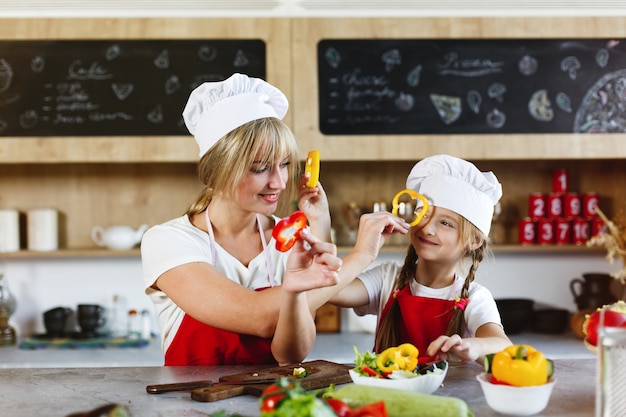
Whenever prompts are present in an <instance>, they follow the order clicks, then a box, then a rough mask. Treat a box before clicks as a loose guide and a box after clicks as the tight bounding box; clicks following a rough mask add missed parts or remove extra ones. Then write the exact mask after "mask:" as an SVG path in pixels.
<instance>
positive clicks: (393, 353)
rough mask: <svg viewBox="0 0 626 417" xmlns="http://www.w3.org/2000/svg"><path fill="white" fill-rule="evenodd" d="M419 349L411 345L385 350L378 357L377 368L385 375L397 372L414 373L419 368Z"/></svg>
mask: <svg viewBox="0 0 626 417" xmlns="http://www.w3.org/2000/svg"><path fill="white" fill-rule="evenodd" d="M418 353H419V351H418V349H417V348H416V347H415V346H413V345H412V344H410V343H404V344H402V345H400V346H398V347H390V348H388V349H385V350H383V351H382V352H381V353H380V354H379V355H378V356H377V357H376V366H377V367H378V369H379V370H380V371H381V372H383V373H391V372H393V371H395V370H402V371H407V372H413V371H414V370H415V368H416V367H417V355H418Z"/></svg>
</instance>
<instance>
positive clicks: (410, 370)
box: [353, 343, 445, 379]
mask: <svg viewBox="0 0 626 417" xmlns="http://www.w3.org/2000/svg"><path fill="white" fill-rule="evenodd" d="M353 348H354V353H355V355H356V360H355V361H354V371H355V372H356V373H358V374H359V375H362V376H370V377H375V378H387V379H402V378H415V377H418V376H420V375H426V374H428V373H441V372H443V369H444V367H445V361H439V362H437V363H434V362H432V363H424V364H420V365H418V364H419V363H420V362H422V361H423V360H424V359H434V358H418V357H417V355H418V353H419V351H418V349H417V348H416V347H415V346H413V345H411V344H409V343H405V344H403V345H400V346H398V347H393V348H389V349H387V350H385V351H383V352H382V353H381V354H376V353H372V352H370V351H366V352H365V353H363V354H362V353H361V352H359V350H358V349H357V348H356V346H353ZM387 351H388V352H387ZM393 361H395V362H394V363H392V362H393ZM396 365H397V367H396Z"/></svg>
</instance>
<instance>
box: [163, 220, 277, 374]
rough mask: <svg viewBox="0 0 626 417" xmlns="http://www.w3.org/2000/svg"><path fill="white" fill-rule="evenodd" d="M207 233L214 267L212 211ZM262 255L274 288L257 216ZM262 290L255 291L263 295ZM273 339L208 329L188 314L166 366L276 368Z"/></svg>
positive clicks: (271, 267) (182, 323)
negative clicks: (253, 366)
mask: <svg viewBox="0 0 626 417" xmlns="http://www.w3.org/2000/svg"><path fill="white" fill-rule="evenodd" d="M204 216H205V219H206V225H207V232H208V234H209V239H210V241H211V256H212V259H213V261H212V263H213V264H215V258H216V251H215V236H214V235H213V228H212V226H211V221H210V219H209V209H208V208H207V209H206V210H205V211H204ZM257 225H258V230H259V234H260V235H261V243H262V245H263V253H264V255H265V262H266V264H267V271H268V278H269V283H270V286H271V287H273V286H275V285H276V284H275V282H274V268H273V266H272V262H271V259H270V257H269V255H268V253H267V242H266V241H265V235H264V234H263V227H262V225H261V219H260V217H259V216H258V215H257ZM266 288H268V287H265V288H259V289H257V290H256V291H262V290H264V289H266ZM271 343H272V339H263V338H261V337H257V336H252V335H246V334H240V333H234V332H231V331H228V330H223V329H219V328H217V327H213V326H209V325H208V324H204V323H201V322H199V321H198V320H196V319H194V318H193V317H191V316H190V315H188V314H185V316H184V317H183V321H182V322H181V323H180V327H179V328H178V331H177V332H176V336H174V340H172V343H171V344H170V346H169V347H168V348H167V352H165V366H197V365H259V364H263V365H265V364H277V362H276V359H274V356H272V352H271Z"/></svg>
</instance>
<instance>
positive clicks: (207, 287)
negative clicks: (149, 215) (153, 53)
mask: <svg viewBox="0 0 626 417" xmlns="http://www.w3.org/2000/svg"><path fill="white" fill-rule="evenodd" d="M287 107H288V103H287V99H286V97H285V96H284V95H283V94H282V92H280V91H279V90H278V89H277V88H275V87H273V86H271V85H270V84H268V83H266V82H265V81H263V80H260V79H256V78H249V77H247V76H245V75H242V74H234V75H233V76H231V77H230V78H228V79H227V80H225V81H222V82H212V83H205V84H202V85H201V86H199V87H198V88H196V89H195V90H194V91H193V92H192V93H191V96H190V98H189V101H188V103H187V105H186V107H185V110H184V112H183V117H184V120H185V123H186V125H187V127H188V129H189V131H190V132H191V133H192V134H193V135H194V137H195V139H196V142H197V143H198V146H199V148H200V157H201V159H200V162H199V167H198V168H199V177H200V179H201V180H202V182H203V183H204V184H205V188H204V190H203V191H202V192H201V194H200V195H199V197H198V198H197V200H196V201H195V202H194V203H193V204H192V205H191V207H190V208H189V209H188V211H187V213H186V214H185V215H184V216H181V217H178V218H175V219H172V220H170V221H168V222H165V223H163V224H161V225H157V226H154V227H152V228H151V229H149V230H148V231H147V232H146V234H145V235H144V237H143V240H142V244H141V254H142V265H143V274H144V283H145V288H146V293H147V294H148V295H149V296H150V298H151V299H152V300H153V302H154V303H155V308H156V312H157V318H158V322H159V327H160V330H161V336H162V348H163V351H164V353H165V365H215V364H270V363H279V364H287V363H292V362H298V361H301V360H302V359H304V357H305V356H306V354H308V352H309V349H310V348H311V347H312V344H313V341H314V339H315V324H314V321H313V317H314V314H315V309H316V308H317V307H319V305H320V303H321V302H320V303H318V304H315V303H313V307H311V306H310V305H309V303H308V299H307V294H306V292H305V291H306V290H309V289H312V288H317V287H325V286H329V285H334V284H336V283H337V282H338V276H337V271H338V270H339V269H340V267H341V260H340V259H339V258H337V256H336V247H335V246H334V245H332V244H331V243H327V242H324V241H322V240H320V239H318V238H316V237H315V236H320V237H322V238H323V240H326V241H328V240H329V239H328V236H329V231H330V215H329V210H328V203H327V200H326V196H325V194H324V190H323V188H322V187H321V185H318V186H317V187H315V188H306V187H304V184H305V183H306V181H307V178H306V177H303V178H301V179H300V180H299V182H298V184H299V187H298V206H299V209H300V210H302V211H303V212H304V213H305V214H306V216H307V218H308V221H309V225H310V232H308V231H305V232H304V233H303V234H302V241H300V242H298V243H297V244H296V246H295V247H294V248H293V249H292V250H291V251H289V252H286V253H283V252H279V251H278V250H277V249H276V248H275V242H274V240H273V238H272V230H273V228H274V225H275V224H276V222H277V220H278V219H277V218H276V217H274V215H273V213H274V212H275V211H276V210H277V208H278V202H279V198H280V197H281V196H282V194H287V198H288V196H289V192H290V189H291V186H292V184H294V183H295V178H296V176H297V167H298V154H297V146H296V141H295V138H294V136H293V134H292V132H291V131H290V130H289V128H288V127H287V126H286V125H285V124H284V123H283V122H282V120H281V119H282V118H283V117H284V115H285V114H286V112H287ZM284 198H285V197H283V199H284ZM288 201H291V200H288ZM304 242H306V244H305V243H304ZM281 284H283V285H282V286H281ZM294 335H295V336H297V337H294Z"/></svg>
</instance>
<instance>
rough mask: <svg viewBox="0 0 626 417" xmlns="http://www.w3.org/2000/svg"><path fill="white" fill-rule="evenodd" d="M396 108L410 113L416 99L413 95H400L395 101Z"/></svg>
mask: <svg viewBox="0 0 626 417" xmlns="http://www.w3.org/2000/svg"><path fill="white" fill-rule="evenodd" d="M395 103H396V107H397V108H398V109H399V110H402V111H409V110H411V109H412V108H413V105H414V104H415V98H414V97H413V95H412V94H406V93H402V92H401V93H400V94H398V97H396V100H395Z"/></svg>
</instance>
